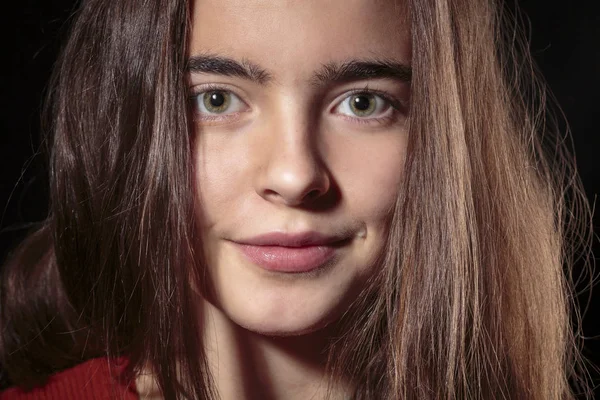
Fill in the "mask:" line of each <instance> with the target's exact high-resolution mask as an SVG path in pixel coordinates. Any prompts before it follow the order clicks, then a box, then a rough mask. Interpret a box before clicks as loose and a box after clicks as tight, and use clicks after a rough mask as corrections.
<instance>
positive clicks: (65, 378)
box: [0, 358, 139, 400]
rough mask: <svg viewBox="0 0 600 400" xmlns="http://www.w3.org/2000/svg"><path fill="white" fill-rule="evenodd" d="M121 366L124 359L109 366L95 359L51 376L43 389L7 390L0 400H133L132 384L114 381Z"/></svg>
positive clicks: (102, 359)
mask: <svg viewBox="0 0 600 400" xmlns="http://www.w3.org/2000/svg"><path fill="white" fill-rule="evenodd" d="M125 365H126V361H125V360H124V359H119V360H117V361H116V363H115V362H112V363H111V362H110V361H109V360H108V359H107V358H96V359H93V360H90V361H87V362H85V363H83V364H80V365H77V366H75V367H73V368H71V369H68V370H65V371H62V372H59V373H57V374H55V375H53V376H51V377H50V379H48V382H47V383H46V385H44V386H42V387H39V388H35V389H33V390H31V391H28V392H25V391H23V390H21V389H19V388H10V389H7V390H5V391H4V392H2V393H0V400H71V399H74V400H79V399H85V400H88V399H89V400H106V399H111V400H112V399H118V400H137V399H139V396H138V394H137V392H136V390H135V386H134V385H133V383H131V384H129V385H126V384H124V383H122V382H120V381H119V379H118V377H119V374H120V373H121V371H122V370H123V368H124V367H125Z"/></svg>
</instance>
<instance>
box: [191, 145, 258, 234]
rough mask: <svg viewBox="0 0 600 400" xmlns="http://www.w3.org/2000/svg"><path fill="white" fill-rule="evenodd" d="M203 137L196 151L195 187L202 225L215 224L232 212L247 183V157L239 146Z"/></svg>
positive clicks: (196, 146)
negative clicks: (226, 144) (225, 214)
mask: <svg viewBox="0 0 600 400" xmlns="http://www.w3.org/2000/svg"><path fill="white" fill-rule="evenodd" d="M211 135H212V134H207V135H205V136H202V135H200V136H199V138H198V140H197V142H196V144H195V149H194V163H195V184H196V196H197V202H198V206H199V207H198V209H199V210H201V211H202V225H203V226H206V225H210V226H212V225H214V223H215V222H216V221H217V220H218V219H219V216H220V215H222V214H223V213H225V212H227V210H228V209H229V210H230V209H231V207H232V206H233V203H234V201H235V198H236V196H238V195H239V194H240V193H242V192H243V190H244V187H243V183H244V182H247V179H245V177H244V174H245V173H247V172H246V170H247V162H246V158H247V154H246V152H245V151H243V148H242V147H240V146H238V147H235V146H225V143H224V142H223V141H222V140H218V139H217V138H215V137H210V136H211Z"/></svg>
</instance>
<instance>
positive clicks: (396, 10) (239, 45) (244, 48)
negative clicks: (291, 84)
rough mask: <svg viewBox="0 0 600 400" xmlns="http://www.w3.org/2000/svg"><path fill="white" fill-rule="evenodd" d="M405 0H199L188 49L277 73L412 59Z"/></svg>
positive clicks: (291, 75)
mask: <svg viewBox="0 0 600 400" xmlns="http://www.w3.org/2000/svg"><path fill="white" fill-rule="evenodd" d="M407 21H408V18H407V15H406V11H405V7H404V6H403V0H326V1H325V0H218V1H217V0H195V1H194V5H193V15H192V34H191V38H190V49H189V52H190V55H195V54H201V53H207V52H208V53H215V54H221V55H224V56H227V57H231V58H236V59H246V60H250V61H252V62H254V63H257V64H259V65H261V66H263V67H265V68H268V69H269V70H270V71H274V74H275V75H276V77H277V78H278V79H286V78H287V77H289V79H299V78H301V76H300V75H303V74H304V73H306V74H308V73H309V71H311V70H313V69H316V68H317V67H318V66H319V65H322V64H324V63H328V62H336V61H346V60H348V59H354V58H380V57H381V58H387V59H395V60H397V61H398V62H402V63H406V64H409V63H410V54H411V49H410V29H409V27H408V24H407Z"/></svg>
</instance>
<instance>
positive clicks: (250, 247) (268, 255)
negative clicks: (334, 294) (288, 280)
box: [234, 232, 350, 273]
mask: <svg viewBox="0 0 600 400" xmlns="http://www.w3.org/2000/svg"><path fill="white" fill-rule="evenodd" d="M349 241H350V239H349V238H348V237H339V236H335V235H324V234H321V233H318V232H302V233H297V234H288V233H280V232H273V233H268V234H266V235H260V236H256V237H253V238H249V239H244V240H240V241H234V243H235V245H236V246H237V248H238V249H239V250H240V252H241V253H242V254H243V255H244V257H245V258H246V259H247V260H249V261H250V262H251V263H253V264H254V265H257V266H259V267H261V268H263V269H266V270H268V271H273V272H283V273H304V272H310V271H313V270H316V269H318V268H322V267H325V266H327V265H330V264H332V263H333V262H334V261H335V259H336V258H337V255H338V254H339V251H340V248H341V247H343V246H344V245H346V244H347V243H348V242H349Z"/></svg>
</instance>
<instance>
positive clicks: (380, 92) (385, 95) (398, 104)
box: [333, 86, 403, 125]
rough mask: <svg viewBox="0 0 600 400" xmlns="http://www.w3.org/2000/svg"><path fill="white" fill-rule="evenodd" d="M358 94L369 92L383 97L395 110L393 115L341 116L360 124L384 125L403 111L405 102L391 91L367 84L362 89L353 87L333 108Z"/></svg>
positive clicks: (368, 93)
mask: <svg viewBox="0 0 600 400" xmlns="http://www.w3.org/2000/svg"><path fill="white" fill-rule="evenodd" d="M358 94H367V95H373V96H378V97H380V98H381V99H383V100H384V101H385V102H386V103H388V104H389V105H390V107H391V108H392V110H393V111H392V115H388V116H385V117H380V118H360V117H351V116H349V115H344V114H340V116H341V117H342V118H344V119H347V120H351V121H352V122H354V123H358V124H374V123H375V124H379V125H383V124H385V123H388V122H390V121H392V120H393V119H394V118H395V117H397V113H398V112H401V108H402V106H403V103H402V102H401V101H400V100H398V99H396V98H395V96H394V95H392V94H391V93H389V92H387V91H385V90H381V89H371V88H369V86H365V87H364V88H362V89H353V90H350V92H346V93H344V97H343V98H342V100H340V101H338V102H336V104H335V106H334V107H333V108H337V107H339V105H340V104H342V102H344V101H346V99H348V98H349V97H351V96H355V95H358Z"/></svg>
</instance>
